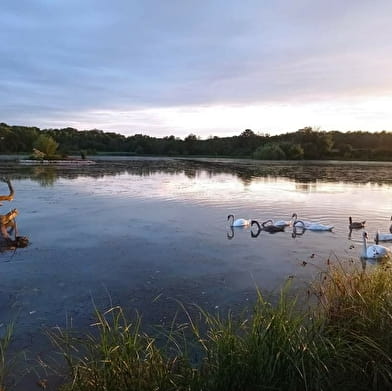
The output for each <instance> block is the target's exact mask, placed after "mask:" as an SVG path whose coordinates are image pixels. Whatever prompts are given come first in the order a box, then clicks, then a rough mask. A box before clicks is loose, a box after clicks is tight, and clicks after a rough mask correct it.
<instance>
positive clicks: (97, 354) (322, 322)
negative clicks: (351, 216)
mask: <svg viewBox="0 0 392 391" xmlns="http://www.w3.org/2000/svg"><path fill="white" fill-rule="evenodd" d="M314 292H316V293H317V297H318V301H317V303H316V304H315V305H314V306H312V307H310V308H306V309H304V308H298V307H299V306H298V305H297V302H296V300H295V299H293V298H290V295H289V291H288V288H284V289H283V290H282V292H281V295H280V298H279V300H278V302H277V303H276V304H274V305H272V304H271V303H269V302H268V301H267V300H265V299H264V297H263V296H262V294H261V293H260V292H258V297H257V300H256V303H255V304H254V307H253V311H252V313H251V314H250V315H249V314H248V315H234V314H232V313H231V312H229V313H228V314H227V315H226V316H222V315H218V314H211V313H208V312H206V311H204V310H203V309H200V308H199V309H198V312H199V314H200V316H199V317H195V316H191V315H189V314H188V313H187V314H188V322H187V323H186V324H181V325H180V326H179V327H178V328H175V327H173V328H172V329H170V330H169V331H168V332H167V333H166V336H165V338H162V334H159V335H158V334H157V335H155V336H151V335H147V334H146V333H144V332H143V331H142V327H141V319H140V317H139V316H136V317H135V319H134V320H132V321H130V320H128V319H127V317H126V316H125V315H124V313H123V311H122V309H121V308H118V307H116V308H113V309H111V310H109V311H108V312H106V313H100V312H98V311H97V313H96V316H97V322H96V324H95V331H94V332H92V333H90V334H88V335H82V336H76V335H74V334H72V333H71V332H69V331H63V330H61V329H58V330H57V331H56V332H53V333H52V334H51V337H52V339H53V341H54V342H55V344H56V345H57V346H58V347H59V348H60V350H61V352H62V354H63V356H64V358H65V359H66V362H67V363H68V368H69V378H68V380H67V382H66V385H65V386H64V389H65V390H80V391H90V390H91V391H93V390H94V391H95V390H110V391H116V390H122V391H127V390H140V391H143V390H164V391H166V390H168V391H170V390H188V391H194V390H195V391H196V390H198V391H199V390H204V391H218V390H219V391H222V390H224V391H248V390H249V391H252V390H255V391H256V390H293V391H296V390H298V391H299V390H301V391H302V390H309V391H312V390H388V389H392V369H391V368H392V327H391V326H392V270H391V269H390V268H389V267H379V268H374V269H373V270H371V271H369V272H366V273H364V272H363V271H362V270H350V271H347V269H345V268H343V267H342V266H332V267H331V268H330V270H329V272H328V273H327V274H325V275H324V276H323V278H322V279H321V281H320V282H318V283H317V284H315V285H314ZM196 319H197V321H196ZM191 352H194V353H195V352H196V354H197V360H191V359H190V357H191ZM192 357H193V356H192Z"/></svg>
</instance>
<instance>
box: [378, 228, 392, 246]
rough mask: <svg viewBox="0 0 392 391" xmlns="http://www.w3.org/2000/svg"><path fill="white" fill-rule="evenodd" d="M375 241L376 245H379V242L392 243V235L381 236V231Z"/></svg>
mask: <svg viewBox="0 0 392 391" xmlns="http://www.w3.org/2000/svg"><path fill="white" fill-rule="evenodd" d="M374 241H375V242H376V244H378V242H390V241H392V234H381V233H380V231H377V233H376V236H375V237H374Z"/></svg>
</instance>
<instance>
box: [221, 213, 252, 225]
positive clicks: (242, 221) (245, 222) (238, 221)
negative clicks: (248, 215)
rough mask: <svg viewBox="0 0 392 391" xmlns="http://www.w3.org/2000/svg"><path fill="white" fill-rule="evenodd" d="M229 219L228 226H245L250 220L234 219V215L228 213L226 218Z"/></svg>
mask: <svg viewBox="0 0 392 391" xmlns="http://www.w3.org/2000/svg"><path fill="white" fill-rule="evenodd" d="M230 219H231V224H230V227H246V226H248V225H250V223H251V222H250V220H246V219H237V220H234V215H228V216H227V220H228V221H229V220H230Z"/></svg>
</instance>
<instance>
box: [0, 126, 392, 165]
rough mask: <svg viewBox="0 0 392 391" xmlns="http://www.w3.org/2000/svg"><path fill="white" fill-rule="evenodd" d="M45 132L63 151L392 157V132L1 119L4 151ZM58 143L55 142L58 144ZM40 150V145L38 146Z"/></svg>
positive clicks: (26, 146) (17, 149) (29, 145)
mask: <svg viewBox="0 0 392 391" xmlns="http://www.w3.org/2000/svg"><path fill="white" fill-rule="evenodd" d="M41 135H44V136H46V137H50V138H51V139H52V140H53V142H54V143H57V144H58V145H59V148H58V153H59V154H60V155H67V154H70V153H71V152H73V153H74V152H77V153H78V154H79V153H80V151H84V152H83V153H84V154H86V153H87V154H90V155H91V154H96V153H103V152H106V153H107V152H111V153H123V154H130V155H166V156H181V155H184V156H189V155H198V156H227V157H248V158H255V159H278V160H280V159H289V160H301V159H347V160H350V159H352V160H392V132H386V131H383V132H378V133H370V132H362V131H354V132H339V131H328V132H326V131H319V130H317V129H312V128H311V127H305V128H303V129H300V130H298V131H297V132H292V133H286V134H281V135H277V136H270V135H268V134H256V133H254V132H253V131H252V130H250V129H246V130H245V131H243V132H242V133H241V134H240V135H239V136H233V137H216V136H215V137H209V138H208V139H205V140H202V139H200V138H199V137H197V136H196V135H194V134H190V135H189V136H187V137H185V138H184V139H180V138H178V137H175V136H168V137H163V138H157V137H150V136H147V135H143V134H135V135H133V136H128V137H126V136H124V135H121V134H117V133H113V132H103V131H101V130H96V129H94V130H85V131H78V130H77V129H73V128H64V129H43V130H41V129H39V128H37V127H25V126H10V125H7V124H5V123H0V153H3V154H4V153H11V154H13V153H26V152H27V153H30V151H32V149H33V148H37V147H36V146H35V145H37V142H38V139H39V137H40V136H41ZM53 146H54V144H53V143H52V147H53ZM37 149H38V150H40V149H39V148H37Z"/></svg>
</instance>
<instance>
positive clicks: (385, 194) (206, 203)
mask: <svg viewBox="0 0 392 391" xmlns="http://www.w3.org/2000/svg"><path fill="white" fill-rule="evenodd" d="M391 168H392V165H391V164H388V163H342V162H323V163H320V162H318V163H311V162H310V163H287V162H286V163H277V162H262V163H259V162H252V161H233V160H222V159H199V160H196V159H195V160H192V161H190V160H178V159H116V160H112V161H104V160H101V161H98V163H97V164H96V165H94V166H90V167H87V166H86V167H79V168H62V169H56V168H53V167H41V166H39V167H25V166H20V165H18V164H16V163H15V162H9V161H7V162H6V161H2V162H0V175H1V176H4V175H6V176H8V177H10V178H11V179H12V183H13V185H14V188H15V192H16V194H15V200H14V201H13V202H11V203H8V202H3V206H1V208H0V213H2V214H4V213H6V212H8V211H9V210H10V209H11V208H17V209H19V211H20V215H19V216H18V218H17V222H18V227H19V231H20V234H21V235H25V236H28V237H29V239H30V245H29V246H28V247H27V248H24V249H18V250H17V251H16V252H13V251H4V252H2V253H0V273H1V277H2V284H1V286H0V323H1V324H2V326H1V328H0V330H1V329H2V328H4V324H5V323H6V322H8V321H10V320H13V319H16V326H15V327H16V330H15V343H14V349H15V350H18V349H27V350H28V351H29V352H30V356H31V357H32V358H34V357H36V356H37V355H40V354H44V353H45V352H47V351H48V350H50V348H49V347H48V343H47V338H46V337H45V336H43V334H42V329H45V328H48V327H53V326H56V325H60V326H65V325H66V319H67V317H68V318H72V321H73V324H74V325H75V326H76V327H80V328H85V327H87V325H88V324H90V323H91V320H92V317H91V314H92V312H93V305H94V303H95V305H97V306H98V307H99V308H107V307H108V306H110V305H115V304H120V305H122V306H123V307H125V308H128V309H138V310H139V311H140V312H141V313H142V314H143V318H144V319H145V320H146V322H148V323H157V322H166V321H170V320H171V317H172V316H173V314H174V312H175V311H176V310H177V309H178V304H177V302H176V300H180V301H182V302H184V303H197V304H199V305H201V306H202V307H204V308H207V309H209V310H220V309H226V308H228V307H232V308H234V309H235V308H240V307H242V306H244V305H246V304H247V303H249V302H251V301H252V299H253V298H254V296H255V286H257V287H259V288H260V289H261V290H262V291H263V292H266V293H268V292H276V291H277V290H278V289H279V288H280V287H281V286H282V284H283V283H284V281H286V279H287V278H288V277H289V276H294V281H295V283H296V284H297V286H299V287H300V286H303V285H304V284H307V283H308V282H309V281H310V280H311V279H312V278H313V277H314V276H315V275H316V274H317V273H318V272H319V271H320V270H322V269H323V268H324V267H325V264H326V260H327V259H328V258H330V259H337V258H338V259H346V258H350V259H353V260H354V261H355V262H360V261H359V256H360V252H361V246H362V231H361V230H359V231H353V232H352V234H351V235H350V234H349V229H348V217H349V216H352V217H353V219H354V220H366V221H367V224H366V230H367V231H368V233H369V237H370V238H373V237H374V234H375V232H376V230H377V229H380V230H381V231H383V232H389V225H390V223H391V222H390V217H391V214H392V175H391ZM7 193H8V189H7V186H6V184H3V183H0V194H7ZM293 212H296V213H297V214H298V216H299V218H303V219H305V220H315V221H319V222H321V223H324V224H332V225H334V227H335V228H334V229H333V231H332V232H310V231H306V232H305V233H304V234H303V235H297V236H295V235H293V234H292V229H291V228H288V229H286V231H285V232H282V233H277V234H268V233H266V232H262V233H261V234H260V235H259V236H258V237H256V238H253V237H252V236H251V231H250V229H248V228H245V229H235V230H234V231H233V232H231V230H230V229H229V227H228V224H227V215H228V214H230V213H233V214H234V215H235V216H236V218H237V217H243V218H247V219H248V218H253V219H257V220H259V221H264V220H266V219H269V218H272V219H274V220H275V219H284V220H289V219H290V218H291V215H292V214H293ZM254 231H255V230H254ZM229 238H230V239H229ZM387 245H388V244H387ZM303 261H306V262H308V264H307V265H306V266H305V267H304V266H303ZM175 299H176V300H175Z"/></svg>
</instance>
